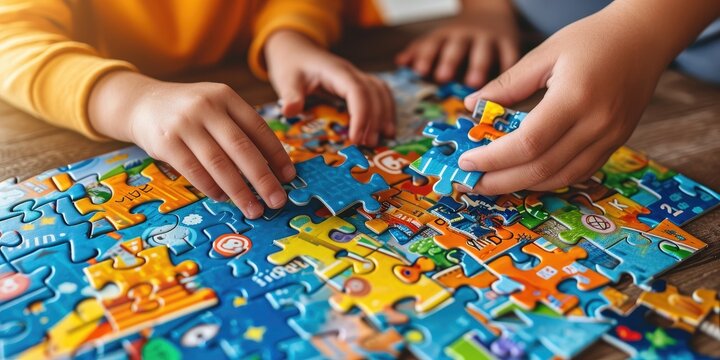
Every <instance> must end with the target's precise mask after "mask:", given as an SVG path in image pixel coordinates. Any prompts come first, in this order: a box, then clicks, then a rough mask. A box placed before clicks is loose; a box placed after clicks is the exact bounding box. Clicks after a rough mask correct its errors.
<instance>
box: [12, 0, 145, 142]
mask: <svg viewBox="0 0 720 360" xmlns="http://www.w3.org/2000/svg"><path fill="white" fill-rule="evenodd" d="M72 16H73V14H72V12H71V10H70V8H68V5H67V4H66V3H65V1H63V0H0V98H2V99H3V100H4V101H6V102H8V103H10V104H12V105H13V106H15V107H17V108H19V109H22V110H24V111H26V112H28V113H30V114H32V115H34V116H36V117H39V118H41V119H44V120H45V121H47V122H49V123H51V124H54V125H57V126H62V127H65V128H70V129H73V130H76V131H79V132H81V133H83V134H84V135H86V136H88V137H90V138H93V139H103V137H102V136H101V135H100V134H98V133H97V132H95V131H94V130H93V129H92V127H91V126H90V123H89V121H88V113H87V105H88V98H89V96H90V91H91V90H92V87H93V85H94V84H95V83H96V82H97V81H98V79H100V77H102V76H103V75H105V74H106V73H108V72H110V71H114V70H119V69H122V70H133V71H134V70H135V68H134V67H133V66H132V65H131V64H129V63H127V62H124V61H118V60H108V59H104V58H101V57H100V56H99V55H98V53H97V51H95V49H93V48H92V47H91V46H89V45H87V44H84V43H81V42H77V41H73V40H72V39H71V38H70V34H72V24H73V21H72Z"/></svg>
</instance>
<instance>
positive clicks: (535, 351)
mask: <svg viewBox="0 0 720 360" xmlns="http://www.w3.org/2000/svg"><path fill="white" fill-rule="evenodd" d="M515 315H517V317H519V318H520V320H521V321H522V324H517V323H506V322H501V323H499V324H501V326H503V327H504V328H506V329H507V330H509V333H510V334H504V336H506V338H508V339H510V340H512V341H514V342H516V343H518V344H521V345H522V348H524V352H525V355H526V356H527V357H528V358H530V359H544V358H548V357H547V355H555V356H559V357H560V358H563V359H569V358H572V357H574V356H576V355H577V354H579V353H580V352H581V351H582V350H584V349H585V348H587V347H588V346H590V345H592V344H593V343H595V341H597V340H598V339H600V337H601V336H602V335H603V334H604V333H605V332H606V331H607V330H608V329H610V328H611V327H612V324H611V323H609V322H601V321H597V320H596V319H590V318H572V319H570V318H565V317H559V316H548V315H542V314H539V313H532V312H525V311H520V310H515ZM491 348H492V346H491Z"/></svg>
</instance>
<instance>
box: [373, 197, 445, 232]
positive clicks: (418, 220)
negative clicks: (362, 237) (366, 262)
mask: <svg viewBox="0 0 720 360" xmlns="http://www.w3.org/2000/svg"><path fill="white" fill-rule="evenodd" d="M378 201H380V202H382V212H380V213H379V214H378V215H373V214H369V213H366V212H364V211H362V210H360V211H359V212H360V214H362V215H363V216H365V217H367V218H368V219H369V220H368V221H366V222H365V225H366V226H367V227H368V228H369V229H370V230H372V231H373V232H374V233H375V234H378V235H380V234H382V233H383V232H385V231H386V230H387V229H388V228H390V227H392V228H397V229H399V230H400V231H402V232H404V233H405V235H407V237H408V238H410V237H413V236H415V235H416V234H417V233H418V232H419V231H420V230H422V228H423V227H425V224H427V222H428V221H431V220H432V219H434V216H433V215H432V214H430V213H429V212H428V211H427V209H428V208H430V207H431V206H432V204H433V203H432V201H430V200H429V199H426V198H425V197H423V196H421V195H417V194H413V193H410V192H408V191H402V190H398V189H395V188H391V189H388V190H385V191H382V192H380V193H378Z"/></svg>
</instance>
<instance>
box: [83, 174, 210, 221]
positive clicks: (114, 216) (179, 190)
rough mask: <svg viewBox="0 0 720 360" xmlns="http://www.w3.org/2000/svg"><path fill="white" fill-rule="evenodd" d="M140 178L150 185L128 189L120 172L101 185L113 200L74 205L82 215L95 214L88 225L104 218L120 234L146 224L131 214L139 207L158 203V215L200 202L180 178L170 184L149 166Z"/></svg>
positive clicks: (141, 216)
mask: <svg viewBox="0 0 720 360" xmlns="http://www.w3.org/2000/svg"><path fill="white" fill-rule="evenodd" d="M140 174H141V175H143V176H145V177H146V178H148V179H150V181H149V182H148V183H146V184H144V185H139V186H131V185H128V183H127V180H128V175H127V173H125V172H123V173H120V174H117V175H115V176H112V177H110V178H108V179H105V180H102V181H100V183H101V184H102V185H105V186H107V187H108V188H110V190H111V191H112V197H111V198H110V199H109V200H108V201H106V202H104V203H102V204H93V202H92V200H90V198H82V199H80V200H77V201H75V206H76V207H77V208H78V210H79V211H80V213H81V214H83V215H85V214H88V213H90V212H93V211H97V212H98V213H97V214H95V215H94V216H93V217H92V218H91V219H90V220H91V221H97V220H100V219H103V218H104V219H107V220H108V221H109V222H110V223H111V224H113V226H114V227H115V229H117V230H122V229H125V228H128V227H130V226H133V225H137V224H140V223H142V222H143V221H145V215H143V214H133V213H132V212H131V210H132V209H133V208H134V207H136V206H138V205H140V204H144V203H148V202H151V201H161V202H162V203H161V204H160V205H159V206H158V211H160V212H161V213H163V214H164V213H168V212H171V211H173V210H176V209H179V208H181V207H183V206H186V205H189V204H192V203H194V202H195V201H198V200H199V197H198V196H197V195H195V194H194V193H193V192H192V191H190V190H189V189H188V187H191V186H192V185H191V184H190V182H189V181H187V179H185V178H184V177H182V176H180V177H178V178H177V179H175V180H171V179H169V178H168V177H167V176H165V174H163V173H162V172H161V171H160V169H159V168H158V167H157V165H156V164H155V163H152V164H150V165H148V166H147V167H146V168H145V169H143V171H142V172H141V173H140Z"/></svg>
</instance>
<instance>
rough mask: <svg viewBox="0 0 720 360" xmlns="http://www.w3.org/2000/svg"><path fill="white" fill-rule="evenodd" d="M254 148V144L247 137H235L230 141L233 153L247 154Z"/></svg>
mask: <svg viewBox="0 0 720 360" xmlns="http://www.w3.org/2000/svg"><path fill="white" fill-rule="evenodd" d="M253 147H254V145H253V143H252V142H251V141H250V139H249V138H248V137H247V136H234V137H233V138H232V140H230V148H231V149H232V150H231V151H233V152H235V153H236V154H245V153H247V152H248V151H250V150H251V149H252V148H253Z"/></svg>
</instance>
